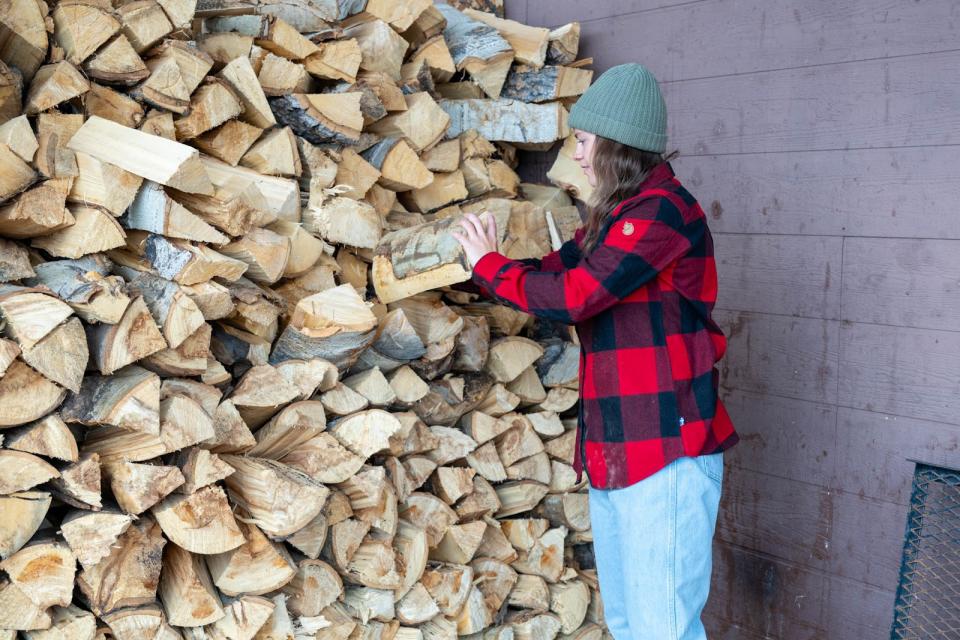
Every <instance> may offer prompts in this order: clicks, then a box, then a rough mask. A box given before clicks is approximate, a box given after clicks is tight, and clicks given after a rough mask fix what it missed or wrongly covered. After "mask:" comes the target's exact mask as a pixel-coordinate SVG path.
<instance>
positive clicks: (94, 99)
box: [83, 82, 144, 127]
mask: <svg viewBox="0 0 960 640" xmlns="http://www.w3.org/2000/svg"><path fill="white" fill-rule="evenodd" d="M83 106H84V113H85V114H86V115H87V117H90V116H99V117H101V118H105V119H107V120H111V121H113V122H116V123H117V124H121V125H123V126H125V127H136V126H137V125H139V124H140V123H141V122H142V121H143V116H144V111H143V105H141V104H140V103H139V102H137V101H136V100H134V99H133V98H131V97H129V96H127V95H125V94H123V93H120V92H119V91H114V90H113V89H111V88H110V87H105V86H103V85H100V84H97V83H95V82H93V83H91V84H90V90H89V91H87V93H86V94H85V95H84V96H83Z"/></svg>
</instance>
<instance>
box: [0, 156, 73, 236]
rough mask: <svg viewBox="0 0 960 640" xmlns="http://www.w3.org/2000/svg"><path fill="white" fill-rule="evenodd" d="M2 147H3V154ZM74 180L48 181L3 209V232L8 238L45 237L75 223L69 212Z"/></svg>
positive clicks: (0, 221)
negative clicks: (66, 205) (69, 196)
mask: <svg viewBox="0 0 960 640" xmlns="http://www.w3.org/2000/svg"><path fill="white" fill-rule="evenodd" d="M2 152H3V147H2V146H0V154H2ZM71 182H73V179H72V178H56V179H52V180H47V181H46V182H43V183H41V184H40V185H38V186H35V187H33V188H32V189H30V190H28V191H26V192H24V193H22V194H20V195H19V196H18V197H17V198H16V199H15V200H14V201H13V202H11V203H10V204H7V205H5V206H3V207H0V233H3V235H5V236H7V237H9V238H19V239H24V238H31V237H36V236H44V235H47V234H49V233H53V232H55V231H59V230H60V229H64V228H66V227H69V226H70V225H72V224H74V222H75V220H74V218H73V215H72V214H71V213H70V212H69V211H68V210H67V209H66V207H65V203H66V198H67V193H68V192H69V191H70V183H71Z"/></svg>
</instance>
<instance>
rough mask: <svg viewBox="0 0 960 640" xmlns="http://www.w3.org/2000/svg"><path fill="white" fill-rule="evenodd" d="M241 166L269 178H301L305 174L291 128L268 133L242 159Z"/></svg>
mask: <svg viewBox="0 0 960 640" xmlns="http://www.w3.org/2000/svg"><path fill="white" fill-rule="evenodd" d="M240 164H241V165H243V166H245V167H249V168H251V169H254V170H256V171H257V172H259V173H261V174H264V175H268V176H288V177H289V176H299V175H300V174H301V173H302V172H303V168H302V167H301V165H300V152H299V151H298V149H297V141H296V138H295V137H294V135H293V131H292V130H291V129H290V127H284V128H282V129H274V130H272V131H270V132H268V133H266V134H265V135H264V136H263V137H262V138H260V140H259V141H258V142H256V143H255V144H254V145H253V146H252V147H251V148H250V150H249V151H247V153H246V154H245V155H244V156H243V157H242V158H241V159H240Z"/></svg>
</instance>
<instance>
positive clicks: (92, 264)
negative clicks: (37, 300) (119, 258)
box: [27, 254, 130, 324]
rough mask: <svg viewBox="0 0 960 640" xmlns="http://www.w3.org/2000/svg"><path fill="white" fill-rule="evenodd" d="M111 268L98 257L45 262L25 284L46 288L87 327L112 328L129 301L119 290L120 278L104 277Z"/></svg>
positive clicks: (109, 264)
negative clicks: (101, 325) (107, 326)
mask: <svg viewBox="0 0 960 640" xmlns="http://www.w3.org/2000/svg"><path fill="white" fill-rule="evenodd" d="M111 266H112V265H111V263H110V261H109V260H108V259H107V258H106V257H105V256H103V255H100V254H97V255H93V256H88V257H85V258H81V259H80V260H57V261H52V262H45V263H41V264H38V265H37V266H36V272H37V274H36V278H31V279H28V280H27V284H29V285H31V286H37V285H38V284H42V285H43V286H45V287H48V288H49V289H51V290H52V291H53V292H54V293H56V294H57V296H58V297H59V298H60V299H61V300H63V301H64V302H66V303H67V304H69V305H70V307H71V308H72V309H73V310H74V312H75V313H76V314H77V315H78V316H80V317H81V318H83V319H84V320H86V321H87V322H88V323H95V322H102V323H105V324H116V323H118V322H120V320H121V318H122V317H123V313H124V311H126V308H127V306H128V305H129V304H130V298H129V297H127V295H126V293H125V292H124V290H123V285H124V282H123V280H122V278H120V277H118V276H110V275H108V274H109V273H110V268H111Z"/></svg>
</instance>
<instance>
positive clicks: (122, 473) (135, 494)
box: [105, 462, 184, 515]
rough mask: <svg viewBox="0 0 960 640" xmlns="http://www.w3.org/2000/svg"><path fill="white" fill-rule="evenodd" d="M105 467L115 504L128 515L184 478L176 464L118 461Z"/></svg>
mask: <svg viewBox="0 0 960 640" xmlns="http://www.w3.org/2000/svg"><path fill="white" fill-rule="evenodd" d="M105 470H106V472H107V476H108V478H109V480H110V489H111V491H112V492H113V497H114V498H116V500H117V504H119V505H120V508H121V509H123V510H124V512H126V513H129V514H131V515H139V514H141V513H143V512H144V511H146V510H147V509H149V508H150V507H152V506H153V505H155V504H157V503H158V502H160V501H161V500H163V499H164V498H165V497H166V496H168V495H169V494H170V493H172V492H173V491H174V490H175V489H176V488H177V487H179V486H180V485H182V484H183V482H184V477H183V474H182V473H181V472H180V469H178V468H177V467H167V466H160V465H153V464H138V463H135V462H118V463H114V464H111V465H107V466H106V467H105Z"/></svg>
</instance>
